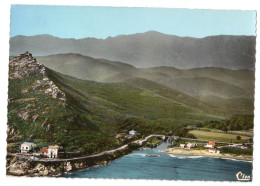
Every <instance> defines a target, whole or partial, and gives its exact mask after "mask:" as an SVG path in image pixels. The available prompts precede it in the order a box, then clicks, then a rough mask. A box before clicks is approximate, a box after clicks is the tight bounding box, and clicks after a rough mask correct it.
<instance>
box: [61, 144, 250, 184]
mask: <svg viewBox="0 0 260 186" xmlns="http://www.w3.org/2000/svg"><path fill="white" fill-rule="evenodd" d="M168 145H169V144H168V143H162V144H161V145H159V146H158V147H157V148H154V149H143V150H137V151H134V152H132V153H131V154H129V155H126V156H123V157H121V158H119V159H117V160H114V161H112V162H111V163H109V164H107V165H102V166H95V167H91V168H88V169H83V170H80V171H77V172H73V173H70V174H67V175H65V176H64V177H71V178H114V179H116V178H118V179H158V180H205V181H237V178H236V174H237V173H238V172H242V173H243V174H245V175H247V176H250V180H252V162H247V161H238V160H230V159H219V158H209V157H203V156H187V155H176V154H167V153H164V151H165V150H166V149H167V146H168ZM149 154H157V155H158V156H156V157H152V156H147V155H149Z"/></svg>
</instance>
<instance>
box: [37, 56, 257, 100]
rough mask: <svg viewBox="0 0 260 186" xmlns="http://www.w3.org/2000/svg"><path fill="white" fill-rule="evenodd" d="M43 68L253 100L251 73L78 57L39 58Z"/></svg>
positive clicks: (108, 80)
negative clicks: (140, 81)
mask: <svg viewBox="0 0 260 186" xmlns="http://www.w3.org/2000/svg"><path fill="white" fill-rule="evenodd" d="M37 60H38V61H39V62H40V63H42V64H44V65H45V66H46V67H48V68H50V69H53V70H55V71H57V72H60V73H62V74H65V75H69V76H73V77H76V78H79V79H83V80H91V81H97V82H103V83H117V82H129V81H131V80H132V79H136V78H141V79H146V80H149V81H152V82H156V83H159V84H161V85H164V86H166V87H168V88H171V89H173V90H177V91H179V92H182V93H184V94H187V95H189V96H192V97H197V98H200V97H205V96H217V97H219V98H224V99H226V98H228V99H231V98H246V99H252V98H253V97H254V72H253V71H250V70H230V69H224V68H216V67H207V68H195V69H189V70H181V69H177V68H174V67H152V68H136V67H134V66H132V65H129V64H125V63H122V62H117V61H109V60H105V59H95V58H92V57H89V56H83V55H81V54H72V53H70V54H57V55H50V56H39V57H37Z"/></svg>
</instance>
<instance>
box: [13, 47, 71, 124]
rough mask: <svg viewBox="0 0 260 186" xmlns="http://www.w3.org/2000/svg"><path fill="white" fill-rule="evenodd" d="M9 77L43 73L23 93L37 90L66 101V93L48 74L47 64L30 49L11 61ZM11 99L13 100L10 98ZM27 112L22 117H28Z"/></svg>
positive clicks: (17, 77)
mask: <svg viewBox="0 0 260 186" xmlns="http://www.w3.org/2000/svg"><path fill="white" fill-rule="evenodd" d="M9 68H10V69H9V78H10V79H24V78H27V77H29V76H31V75H41V76H42V79H40V80H36V81H35V82H34V84H33V86H32V87H30V88H29V89H24V90H22V93H28V92H32V91H34V92H36V93H38V94H39V93H45V94H49V95H51V96H52V98H55V99H59V100H60V101H62V102H65V101H66V97H65V93H64V92H62V91H61V90H60V89H59V88H58V87H57V86H56V85H55V84H54V83H53V82H52V81H51V80H50V79H49V78H48V77H47V75H46V73H45V66H44V65H42V64H41V63H39V62H37V60H36V59H35V58H34V57H32V54H31V53H29V52H28V51H27V52H25V53H24V54H20V56H18V57H14V58H12V59H11V60H10V61H9ZM9 101H11V100H9ZM26 115H27V114H25V113H21V115H20V117H22V118H23V119H24V120H26V119H27V117H26Z"/></svg>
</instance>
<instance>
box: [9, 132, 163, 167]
mask: <svg viewBox="0 0 260 186" xmlns="http://www.w3.org/2000/svg"><path fill="white" fill-rule="evenodd" d="M152 137H161V138H164V137H165V136H164V135H159V134H152V135H150V136H147V137H145V138H144V139H143V140H136V141H134V142H137V141H141V142H142V144H143V142H146V141H147V140H149V139H150V138H152ZM127 147H128V144H126V145H123V146H121V147H118V148H116V149H112V150H107V151H103V152H100V153H97V154H92V155H88V156H81V157H76V158H67V159H60V158H41V159H30V157H31V156H28V155H26V154H21V153H7V155H8V156H13V157H18V158H24V159H28V160H31V161H37V162H67V161H73V160H83V159H88V158H93V157H98V156H103V155H106V154H112V153H114V152H117V151H120V150H123V149H126V148H127Z"/></svg>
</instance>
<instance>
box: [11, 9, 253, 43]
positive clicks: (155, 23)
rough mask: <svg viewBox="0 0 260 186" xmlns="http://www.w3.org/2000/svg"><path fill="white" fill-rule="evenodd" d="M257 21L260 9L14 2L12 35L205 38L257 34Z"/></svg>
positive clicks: (77, 37)
mask: <svg viewBox="0 0 260 186" xmlns="http://www.w3.org/2000/svg"><path fill="white" fill-rule="evenodd" d="M255 24H256V12H255V11H249V10H201V9H172V8H127V7H125V8H113V7H86V6H81V7H80V6H46V5H44V6H41V5H12V6H11V23H10V37H13V36H16V35H25V36H33V35H40V34H50V35H53V36H56V37H60V38H75V39H80V38H86V37H94V38H99V39H105V38H107V37H109V36H111V37H114V36H118V35H126V34H134V33H142V32H147V31H151V30H154V31H158V32H162V33H165V34H170V35H177V36H189V37H196V38H202V37H206V36H211V35H256V34H255Z"/></svg>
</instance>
